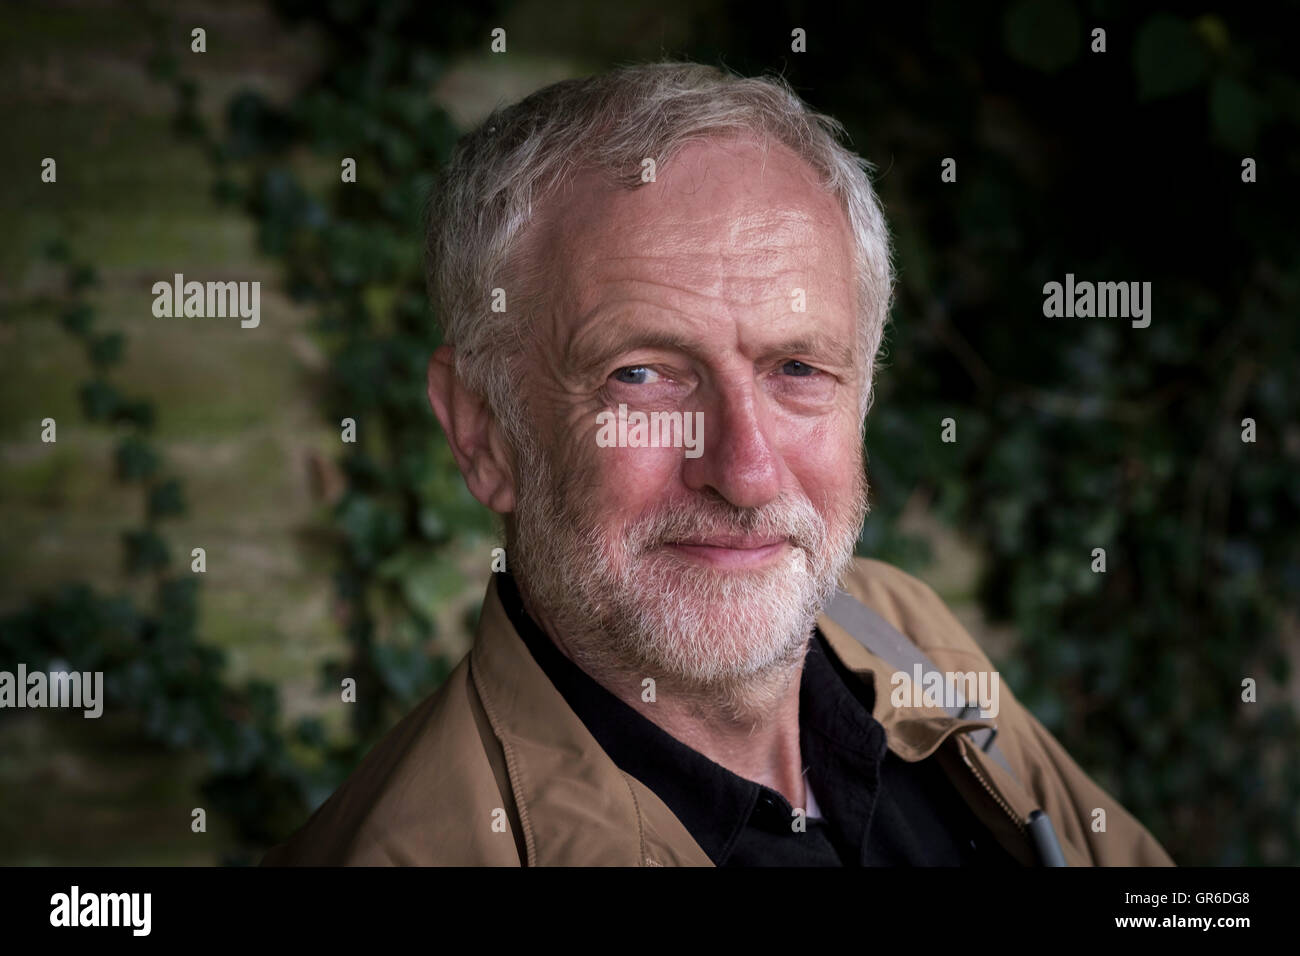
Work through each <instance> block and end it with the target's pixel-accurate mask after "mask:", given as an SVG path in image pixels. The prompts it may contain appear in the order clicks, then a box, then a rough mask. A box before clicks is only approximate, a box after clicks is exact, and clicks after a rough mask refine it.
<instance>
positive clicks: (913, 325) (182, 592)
mask: <svg viewBox="0 0 1300 956" xmlns="http://www.w3.org/2000/svg"><path fill="white" fill-rule="evenodd" d="M1298 25H1300V17H1298V16H1297V5H1296V4H1294V3H1279V4H1272V5H1262V4H1261V5H1227V4H1218V5H1209V6H1207V5H1196V6H1195V7H1186V8H1183V9H1180V8H1179V7H1178V6H1177V5H1172V4H1149V3H1120V2H1082V0H1078V2H1076V0H1017V2H1011V3H987V4H976V3H965V2H955V0H954V2H936V3H931V4H924V5H922V4H887V5H868V4H857V5H852V6H846V7H845V8H844V9H834V8H826V9H822V8H820V7H810V8H805V7H804V6H803V5H799V4H779V3H726V2H715V0H700V2H690V3H686V2H678V0H673V2H668V3H664V2H653V3H652V2H642V0H629V2H624V3H620V4H616V5H609V4H603V3H596V2H565V3H544V2H521V3H497V4H495V5H493V4H488V5H480V4H475V5H473V6H470V5H464V6H458V7H451V6H446V5H438V4H427V3H419V2H392V3H379V2H373V0H352V2H327V3H305V2H303V3H300V2H252V0H238V2H223V3H216V2H194V3H184V4H163V3H158V4H153V5H149V4H126V3H118V4H113V3H95V2H87V0H81V2H58V3H28V4H21V3H20V4H10V5H8V6H7V7H6V10H5V14H4V16H3V18H2V19H0V63H3V67H0V69H2V70H3V79H4V82H3V83H0V121H2V122H3V127H4V129H5V131H6V135H5V140H6V145H5V147H4V149H3V151H0V163H2V164H3V165H2V166H0V173H2V174H3V181H4V183H5V189H4V193H3V200H0V201H2V202H3V222H4V223H5V226H6V228H5V229H4V230H3V232H4V234H3V236H0V304H2V305H3V313H2V314H0V353H2V355H3V357H2V358H0V521H2V527H3V529H4V530H3V532H0V533H2V534H3V539H2V540H3V543H2V544H0V669H9V670H12V669H14V668H15V667H16V663H17V662H18V661H23V662H26V663H27V665H28V666H29V668H32V669H37V668H47V665H48V663H49V662H51V661H59V660H62V661H66V662H69V663H70V665H71V666H72V667H74V668H75V669H78V670H103V671H104V672H105V681H106V686H107V690H108V702H107V704H106V708H105V716H104V717H103V718H101V719H100V720H98V721H86V720H83V719H82V718H81V717H80V716H79V715H77V714H73V713H66V712H56V711H41V712H36V713H32V712H30V711H24V712H9V711H6V712H0V862H6V863H185V864H206V863H215V862H230V863H247V862H255V861H256V860H257V859H258V858H259V857H260V854H261V852H262V851H263V850H264V849H265V848H266V847H267V846H268V845H269V844H270V843H272V842H275V841H278V840H280V839H282V838H283V837H285V836H286V835H287V834H288V833H289V832H291V830H292V829H294V828H295V827H296V826H297V825H298V824H300V823H301V822H302V821H303V820H304V819H305V818H306V816H307V814H308V813H309V812H310V810H311V809H312V808H313V807H314V806H316V805H317V804H318V803H319V802H320V801H321V800H323V799H324V797H325V796H327V795H328V794H329V793H330V792H331V791H332V789H333V788H334V787H335V786H337V784H338V783H339V782H340V781H341V780H342V778H343V777H344V776H345V775H346V773H347V772H348V771H349V770H350V769H351V768H352V767H353V766H355V764H356V762H357V760H358V759H359V757H360V755H361V754H363V753H364V752H365V750H366V749H367V747H368V746H369V745H370V744H371V743H373V741H374V740H375V739H377V737H378V736H379V735H381V734H382V733H383V731H384V730H386V729H387V728H388V727H389V726H391V725H392V723H393V722H395V720H396V719H397V717H398V716H400V715H401V714H402V713H404V712H405V711H406V710H407V709H409V708H410V707H411V706H412V705H413V704H414V703H415V702H416V701H418V700H419V699H420V698H421V697H423V696H424V695H425V694H427V693H429V692H430V691H431V690H432V689H433V688H434V687H436V685H437V683H438V682H439V681H440V680H441V679H442V678H443V677H444V676H445V674H446V673H447V671H448V670H449V668H450V666H452V665H453V664H454V663H455V661H456V660H457V659H458V658H459V656H460V655H461V654H463V653H464V650H465V649H466V647H467V646H468V641H469V635H470V634H471V633H472V631H471V630H470V629H471V628H472V625H473V616H474V614H475V613H476V610H477V606H478V603H479V601H480V600H481V597H482V591H483V587H484V586H485V584H486V581H487V576H488V573H489V567H490V562H491V558H490V551H491V548H492V546H493V544H494V541H493V538H492V533H493V524H492V520H491V516H490V515H489V514H488V513H487V512H486V510H485V509H483V508H482V507H481V506H479V505H478V504H477V503H475V502H474V501H473V500H472V499H471V498H470V497H469V495H468V493H467V492H466V491H465V489H464V486H463V482H462V481H461V479H460V477H459V474H458V472H457V471H456V469H455V467H454V464H453V463H452V461H451V457H450V455H449V453H448V451H447V449H446V447H445V443H444V441H443V438H442V435H441V432H440V430H439V429H438V427H437V424H436V422H435V420H434V418H433V416H432V414H431V413H430V411H429V409H428V406H427V401H426V399H425V396H424V366H425V363H426V362H427V358H428V353H429V352H430V351H431V349H432V348H433V347H434V346H436V344H437V343H438V338H437V333H436V331H435V328H434V323H433V321H432V316H431V315H430V312H429V306H428V304H427V301H426V298H425V295H424V285H423V271H422V270H423V263H422V260H421V248H422V236H421V232H420V226H421V210H422V207H423V203H424V198H425V196H426V195H427V192H428V189H429V186H430V183H431V181H432V176H433V174H434V173H435V172H436V170H437V168H438V166H439V164H440V163H441V162H443V161H444V160H445V158H446V156H447V155H448V152H449V150H450V148H451V146H452V145H453V144H454V142H455V139H456V136H457V135H458V133H459V132H460V131H461V130H463V129H465V128H467V127H468V126H470V125H472V124H474V123H476V122H478V121H479V120H481V119H482V117H483V116H484V115H486V112H487V111H488V110H489V109H490V108H491V107H492V106H494V105H496V104H497V103H501V102H509V101H512V100H514V99H516V98H518V97H519V96H521V95H523V94H525V93H527V92H529V91H531V90H532V89H535V88H537V87H539V86H541V85H544V84H546V83H549V82H552V81H554V80H557V79H561V78H564V77H567V76H578V75H584V74H587V73H591V72H595V71H599V70H602V69H605V68H608V67H610V66H612V65H616V64H619V63H625V62H634V61H642V60H646V59H657V58H660V57H665V56H667V57H673V58H687V59H695V60H700V61H703V62H707V63H721V64H725V65H727V66H730V67H732V68H734V69H736V70H738V71H740V72H743V73H760V72H764V71H768V70H772V71H777V72H781V73H783V74H784V75H785V76H786V77H787V78H788V79H789V80H790V81H791V83H792V84H793V85H794V86H795V88H796V89H797V90H798V91H799V92H800V94H801V95H803V96H804V97H805V99H807V100H808V101H809V102H810V103H812V104H813V106H815V107H816V108H817V109H819V110H821V111H823V112H826V113H829V114H831V115H833V116H835V117H836V118H838V119H839V120H840V121H842V122H843V123H844V124H845V126H846V128H847V130H848V133H849V135H850V137H851V141H852V146H853V148H854V149H855V150H856V151H858V152H859V153H861V154H862V155H863V156H865V157H866V158H867V159H869V160H870V161H871V162H872V163H874V164H875V165H876V167H877V172H876V185H877V188H878V190H879V192H880V195H881V198H882V201H883V202H884V204H885V209H886V215H887V218H888V220H889V223H890V227H891V229H892V230H893V234H894V239H895V243H896V249H897V260H898V269H899V286H898V297H897V303H896V306H895V309H894V313H893V324H892V328H891V331H890V333H889V338H888V341H887V361H886V364H885V368H884V370H883V372H882V374H881V377H880V379H879V386H878V397H877V399H876V404H875V407H874V409H873V411H872V413H871V416H870V419H869V427H868V432H867V451H868V458H869V468H870V478H871V481H872V488H873V513H872V516H871V517H870V518H869V519H868V522H867V525H866V529H865V531H864V535H863V538H862V541H861V544H860V547H859V551H860V553H862V554H866V555H871V556H875V557H880V558H883V559H885V560H889V561H893V562H895V563H898V564H900V565H901V566H903V567H905V568H907V569H908V570H911V571H913V572H915V573H918V574H919V575H920V576H922V577H923V578H924V579H925V580H926V581H928V582H930V583H931V584H933V585H934V586H935V587H936V589H938V590H939V592H940V593H941V595H942V596H943V597H944V598H945V600H947V601H948V603H949V604H950V606H952V607H953V608H954V610H955V612H956V613H957V614H958V616H959V617H960V618H961V619H962V621H963V623H965V624H966V625H967V626H968V627H969V628H970V629H971V630H972V632H973V633H974V634H975V635H976V637H977V639H978V640H980V641H981V643H982V644H983V645H984V646H985V647H986V648H987V649H988V650H989V651H990V654H991V656H992V657H993V660H994V662H995V664H997V666H998V667H999V668H1000V670H1001V671H1002V673H1003V676H1004V678H1005V679H1006V681H1007V682H1008V683H1009V685H1010V686H1011V687H1012V688H1013V689H1014V690H1015V692H1016V693H1017V694H1018V695H1019V696H1020V697H1021V699H1022V700H1024V702H1025V703H1026V704H1027V705H1028V706H1029V707H1030V708H1031V709H1032V710H1033V711H1034V713H1035V714H1037V716H1038V717H1039V718H1040V719H1041V720H1042V721H1043V722H1044V723H1045V724H1046V725H1047V726H1048V728H1049V729H1050V730H1051V731H1052V732H1053V733H1055V734H1056V735H1057V736H1058V737H1059V739H1060V740H1061V741H1062V742H1063V743H1064V744H1065V746H1066V747H1067V748H1068V749H1069V751H1070V753H1071V754H1072V755H1073V756H1074V757H1075V759H1076V760H1077V761H1078V762H1079V763H1080V764H1081V765H1082V766H1083V767H1084V768H1085V769H1086V770H1087V771H1088V772H1089V773H1091V774H1092V775H1093V776H1094V778H1095V779H1097V781H1098V782H1099V783H1101V784H1102V785H1103V786H1104V787H1106V788H1107V789H1108V790H1110V791H1111V792H1112V793H1113V794H1114V795H1115V796H1116V797H1117V798H1119V799H1120V800H1121V802H1123V803H1124V804H1125V805H1126V806H1127V807H1128V808H1129V809H1130V810H1131V811H1133V812H1134V813H1135V814H1136V815H1137V816H1138V818H1139V819H1141V820H1142V821H1143V822H1144V823H1145V824H1146V825H1147V826H1148V828H1149V829H1150V830H1151V831H1152V832H1153V834H1154V835H1155V836H1156V837H1157V839H1159V840H1160V841H1161V842H1162V843H1163V844H1164V846H1165V847H1166V848H1167V849H1168V850H1169V852H1170V853H1171V854H1172V855H1173V857H1174V858H1175V860H1176V861H1177V862H1179V863H1180V864H1185V865H1186V864H1211V865H1225V864H1227V865H1231V864H1265V863H1274V864H1275V863H1286V864H1295V863H1297V862H1300V765H1298V764H1297V761H1296V755H1297V750H1298V749H1300V748H1298V744H1300V732H1298V730H1300V728H1298V727H1297V713H1298V712H1300V675H1298V674H1297V665H1300V620H1298V616H1297V607H1298V606H1300V601H1298V596H1300V544H1298V539H1297V534H1296V525H1297V513H1298V512H1300V479H1298V478H1297V475H1296V466H1297V464H1298V463H1300V421H1297V410H1298V409H1300V380H1298V378H1300V377H1298V375H1297V368H1298V367H1300V335H1298V333H1297V316H1298V309H1297V305H1298V304H1300V278H1298V276H1300V255H1298V253H1300V242H1298V240H1297V231H1296V228H1295V220H1296V212H1297V189H1296V186H1295V183H1296V180H1297V175H1298V174H1300V142H1298V140H1297V125H1298V124H1300V80H1298V79H1297V75H1296V70H1295V67H1294V63H1295V57H1294V49H1295V38H1296V36H1297V26H1298ZM498 26H500V27H503V28H505V29H506V31H507V51H506V52H505V53H503V54H493V53H491V52H490V50H489V44H490V31H491V30H492V29H493V28H494V27H498ZM195 27H203V28H204V29H205V30H206V31H207V37H206V42H207V52H205V53H194V52H192V51H191V49H190V43H191V39H190V31H191V30H192V29H193V28H195ZM796 27H799V28H803V29H804V30H805V31H806V34H807V52H806V53H794V52H792V51H791V31H792V30H793V29H794V28H796ZM1096 27H1101V28H1104V29H1105V31H1106V50H1105V52H1104V53H1102V52H1093V51H1092V49H1091V45H1092V38H1091V31H1092V30H1093V29H1094V28H1096ZM46 156H51V157H54V158H56V159H57V161H58V181H57V183H52V184H51V183H42V182H41V181H40V168H41V160H42V159H43V158H44V157H46ZM345 156H348V157H353V158H355V159H356V160H357V165H358V182H357V183H355V184H347V185H344V184H341V183H340V182H339V175H338V171H339V162H340V159H341V158H342V157H345ZM945 157H952V158H954V159H956V160H957V181H956V182H955V183H943V182H941V181H940V175H939V174H940V163H941V161H942V160H943V159H944V158H945ZM1245 157H1252V158H1254V159H1255V161H1256V164H1257V177H1258V181H1257V182H1254V183H1243V182H1242V179H1241V164H1242V160H1243V158H1245ZM174 272H183V273H185V275H186V278H187V279H198V280H200V281H204V280H210V279H216V280H248V279H258V280H261V281H262V283H263V288H262V322H261V325H260V327H259V328H257V329H241V328H240V327H239V323H238V320H237V319H235V320H231V319H158V318H154V317H153V316H152V314H151V311H150V306H151V303H152V300H153V297H152V294H151V292H150V286H151V285H152V283H153V282H155V281H159V280H170V278H171V276H172V274H173V273H174ZM1067 272H1072V273H1074V274H1075V276H1076V278H1077V279H1079V280H1090V281H1149V282H1151V283H1152V286H1153V306H1152V319H1151V325H1150V327H1148V328H1145V329H1134V328H1131V327H1130V324H1129V322H1128V320H1126V319H1117V318H1111V319H1105V318H1092V319H1049V318H1045V317H1044V316H1043V314H1042V302H1043V295H1042V287H1043V284H1044V283H1045V282H1048V281H1062V280H1063V279H1064V276H1065V274H1066V273H1067ZM47 416H48V417H53V418H55V419H56V421H57V422H58V429H59V431H58V439H59V440H58V442H57V443H54V444H46V443H43V442H41V440H40V432H41V424H40V423H41V420H42V419H43V418H45V417H47ZM344 417H352V418H354V419H356V421H357V423H358V431H359V435H360V440H359V441H358V443H357V444H355V445H352V444H342V443H341V442H340V440H339V431H338V422H339V420H340V419H342V418H344ZM948 417H951V418H953V419H955V421H956V423H957V436H958V440H957V442H956V443H954V444H946V443H943V442H941V441H940V430H941V426H940V422H941V420H942V419H944V418H948ZM1244 418H1252V419H1254V420H1255V422H1256V430H1257V440H1256V441H1255V442H1254V443H1244V442H1242V440H1241V433H1242V420H1243V419H1244ZM194 547H203V548H205V550H206V553H207V562H208V563H207V571H206V572H205V573H203V574H196V573H192V572H191V566H190V557H189V555H190V553H191V549H192V548H194ZM1098 547H1101V548H1105V550H1106V561H1107V570H1106V573H1104V574H1096V573H1093V571H1092V570H1091V565H1092V551H1093V549H1094V548H1098ZM344 677H353V678H355V679H356V681H357V685H358V700H357V702H356V703H355V704H345V703H342V702H341V701H340V699H339V691H338V688H339V682H340V680H342V679H343V678H344ZM1245 678H1253V679H1254V680H1255V681H1256V682H1257V685H1258V687H1257V700H1256V702H1254V703H1245V702H1243V701H1242V699H1241V697H1242V681H1243V680H1244V679H1245ZM196 807H202V808H204V809H205V811H206V813H207V823H208V826H207V830H206V832H194V831H193V830H192V828H191V819H192V817H191V812H192V810H193V809H194V808H196Z"/></svg>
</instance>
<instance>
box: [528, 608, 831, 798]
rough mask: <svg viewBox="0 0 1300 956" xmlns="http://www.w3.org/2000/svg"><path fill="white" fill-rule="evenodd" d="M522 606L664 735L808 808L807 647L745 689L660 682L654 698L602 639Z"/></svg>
mask: <svg viewBox="0 0 1300 956" xmlns="http://www.w3.org/2000/svg"><path fill="white" fill-rule="evenodd" d="M521 596H522V595H521ZM524 606H525V610H527V611H528V613H529V614H530V615H531V616H532V618H533V619H534V620H535V621H536V622H537V623H538V625H539V626H540V627H541V629H542V630H543V631H544V632H545V633H546V634H547V636H549V637H550V639H551V641H552V643H554V644H555V646H556V647H557V648H558V649H559V650H560V652H561V653H562V654H564V656H565V657H567V658H569V660H571V661H572V662H573V663H574V664H576V665H577V666H578V667H580V668H581V669H582V670H583V671H584V672H586V673H587V675H588V676H590V677H591V678H592V679H593V680H595V681H596V682H597V683H598V684H600V685H601V686H602V687H604V688H605V689H606V690H607V691H609V692H610V693H611V694H613V695H614V696H615V697H617V698H618V699H619V700H621V701H623V702H624V703H625V704H627V705H628V706H629V707H632V708H633V709H635V710H636V711H637V712H638V713H640V714H641V715H642V716H643V717H645V718H646V719H647V720H649V721H650V722H651V723H653V724H655V725H656V726H658V727H659V728H660V729H661V730H663V731H664V732H665V733H668V734H670V735H672V736H673V737H675V738H676V739H677V740H680V741H681V742H682V743H684V744H686V745H687V746H688V747H690V748H691V749H693V750H695V751H696V752H698V753H700V754H703V755H704V756H705V757H707V758H709V759H710V760H712V761H713V762H714V763H716V764H719V765H721V766H723V767H726V768H727V769H728V770H730V771H731V772H732V773H734V774H736V775H737V776H740V777H744V778H745V779H747V780H753V781H755V782H756V783H761V784H764V785H765V786H768V787H771V788H772V789H773V790H776V791H777V792H779V793H780V794H782V795H783V796H784V797H785V798H786V799H787V800H789V801H790V804H791V806H795V807H804V806H805V799H806V792H805V789H804V778H803V766H802V755H801V753H800V747H799V691H800V686H801V679H802V676H803V663H804V656H805V654H806V652H807V649H808V642H807V640H805V641H804V642H803V643H802V644H801V645H799V648H798V652H797V655H796V656H795V658H794V659H793V660H787V661H781V662H778V663H777V664H776V665H774V666H773V667H772V668H770V669H768V670H766V671H763V672H761V673H759V674H756V675H751V676H749V677H748V678H746V679H745V680H744V681H743V682H740V683H728V684H726V685H722V686H720V685H712V686H703V687H702V686H692V685H689V684H687V683H685V682H679V681H674V680H672V679H670V678H660V679H658V680H656V682H655V685H654V687H653V693H652V692H651V690H650V688H648V687H646V686H645V685H644V683H643V681H644V670H643V669H639V668H636V667H635V666H627V665H626V664H625V663H624V662H621V661H618V660H613V659H611V658H610V657H609V655H608V654H606V653H602V650H603V649H604V648H607V647H608V646H609V642H608V641H607V640H604V639H603V635H601V634H599V633H590V634H586V633H584V634H580V635H579V634H574V633H571V632H566V631H565V630H564V629H561V628H556V627H555V626H553V623H552V621H551V620H550V619H549V616H548V615H546V614H545V613H542V612H540V610H538V609H534V608H533V607H531V606H530V602H529V601H528V599H527V598H526V597H524Z"/></svg>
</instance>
